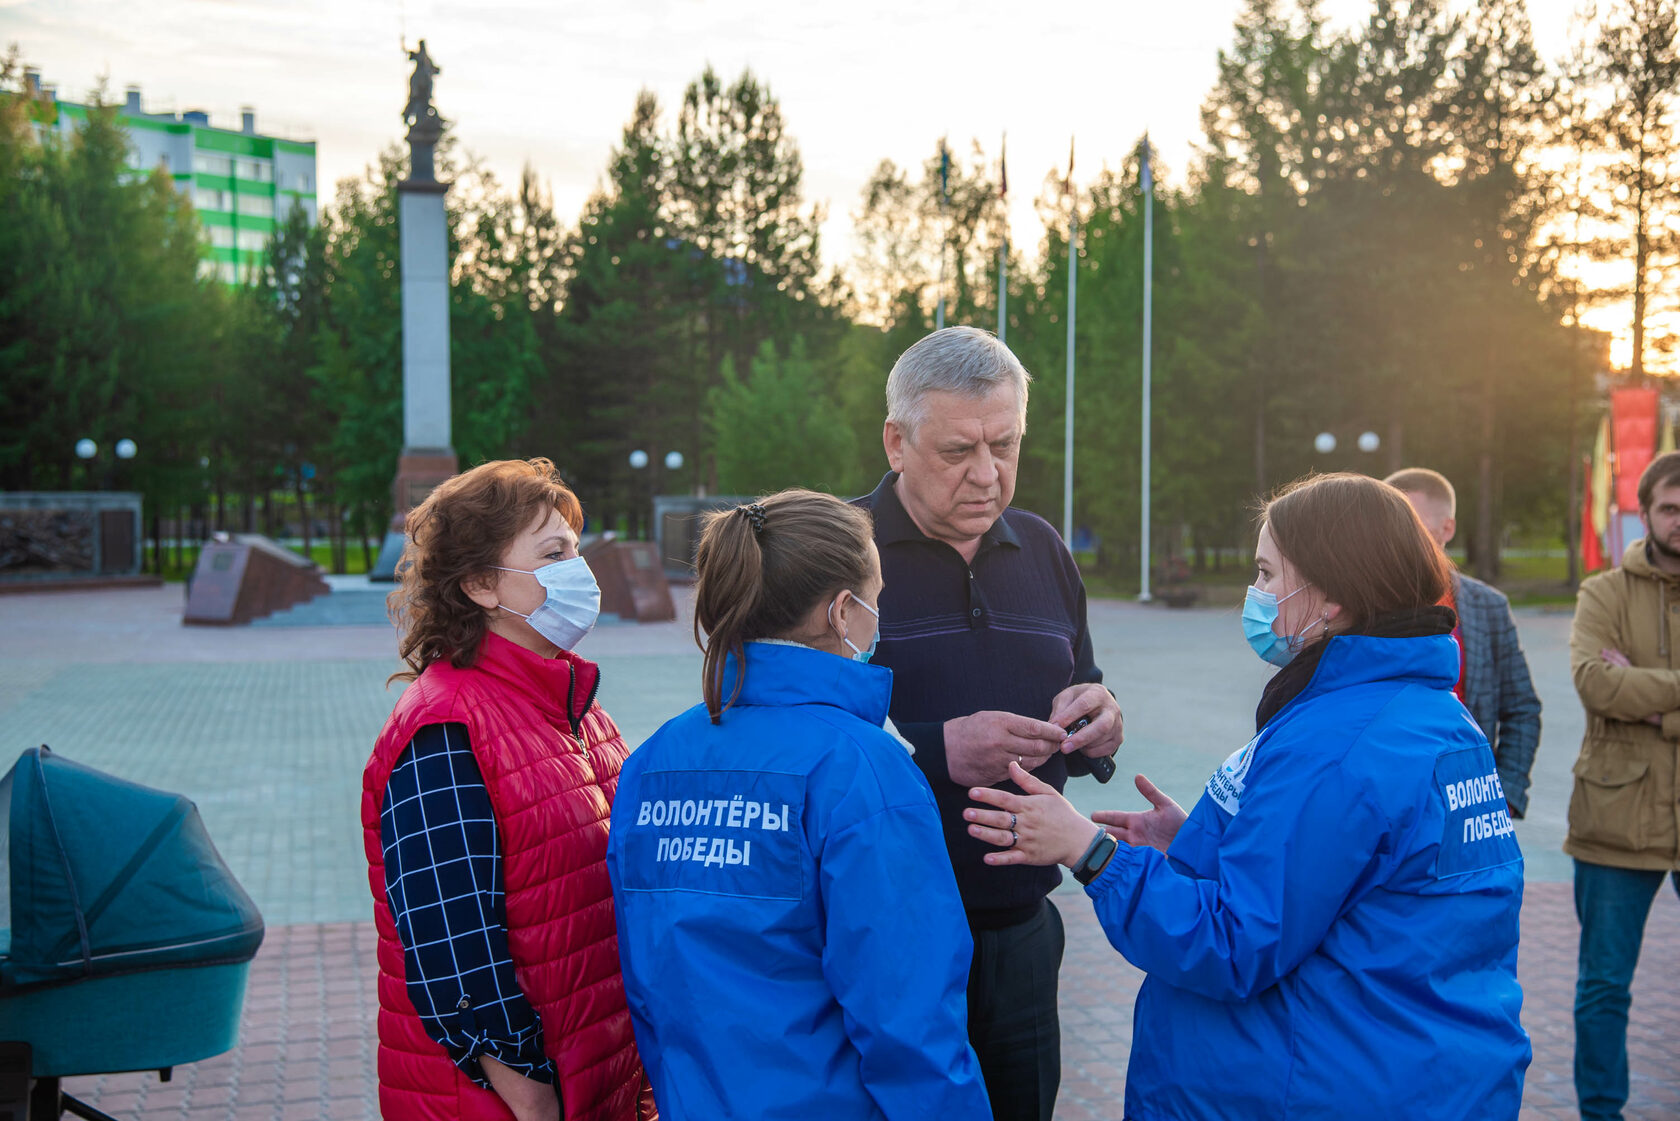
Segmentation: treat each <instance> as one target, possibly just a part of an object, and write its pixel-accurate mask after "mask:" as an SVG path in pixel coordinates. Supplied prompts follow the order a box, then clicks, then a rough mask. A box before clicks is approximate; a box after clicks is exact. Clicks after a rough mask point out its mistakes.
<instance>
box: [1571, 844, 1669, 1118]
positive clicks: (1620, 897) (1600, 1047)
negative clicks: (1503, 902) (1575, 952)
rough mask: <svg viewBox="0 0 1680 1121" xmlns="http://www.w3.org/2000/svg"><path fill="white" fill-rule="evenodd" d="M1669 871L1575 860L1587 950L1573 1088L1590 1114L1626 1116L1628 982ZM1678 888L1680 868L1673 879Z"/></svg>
mask: <svg viewBox="0 0 1680 1121" xmlns="http://www.w3.org/2000/svg"><path fill="white" fill-rule="evenodd" d="M1667 874H1668V873H1665V872H1653V871H1646V870H1643V869H1638V868H1610V867H1607V866H1605V865H1603V864H1588V863H1587V862H1586V861H1583V860H1577V861H1576V862H1575V917H1576V918H1578V919H1579V920H1580V921H1581V953H1580V957H1579V959H1578V961H1577V971H1576V980H1575V1094H1576V1097H1577V1098H1578V1099H1579V1101H1580V1103H1581V1116H1582V1117H1583V1118H1585V1119H1587V1121H1620V1119H1621V1116H1622V1106H1624V1105H1626V1104H1627V1098H1628V1057H1627V1025H1628V1006H1629V1005H1630V1004H1631V1003H1632V1002H1633V997H1632V994H1631V993H1630V992H1629V986H1630V985H1632V983H1633V971H1634V968H1635V967H1636V966H1638V965H1639V947H1640V944H1641V943H1642V942H1643V941H1644V939H1645V919H1646V917H1647V916H1648V915H1649V914H1650V913H1651V903H1652V901H1653V900H1655V899H1656V897H1657V889H1658V888H1660V887H1662V882H1663V876H1665V875H1667ZM1674 890H1675V891H1677V892H1680V875H1676V876H1675V878H1674Z"/></svg>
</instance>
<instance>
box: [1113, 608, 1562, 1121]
mask: <svg viewBox="0 0 1680 1121" xmlns="http://www.w3.org/2000/svg"><path fill="white" fill-rule="evenodd" d="M1457 677H1458V648H1457V646H1456V645H1455V644H1454V643H1453V640H1452V638H1451V637H1450V636H1447V635H1439V636H1434V637H1428V638H1371V637H1368V636H1360V635H1346V636H1341V637H1337V638H1333V639H1331V640H1330V645H1329V647H1328V648H1327V649H1326V650H1325V652H1324V655H1323V658H1322V660H1321V661H1320V663H1319V665H1318V668H1317V671H1316V673H1315V674H1314V675H1313V678H1312V680H1311V682H1310V683H1309V684H1308V685H1307V687H1306V689H1305V690H1303V691H1302V692H1301V694H1300V695H1299V696H1297V697H1296V698H1295V699H1294V700H1292V701H1291V702H1290V703H1289V704H1288V705H1287V706H1285V707H1284V708H1283V709H1282V710H1281V711H1280V712H1279V713H1278V714H1277V715H1276V716H1275V717H1273V719H1272V720H1271V721H1270V722H1269V723H1268V724H1267V725H1266V726H1265V728H1264V729H1262V730H1261V732H1260V734H1259V735H1257V736H1255V738H1254V739H1253V740H1252V741H1250V742H1249V743H1248V744H1247V745H1246V746H1245V747H1243V748H1242V750H1240V751H1238V752H1237V753H1236V754H1234V755H1232V756H1231V757H1230V759H1228V760H1227V761H1226V762H1225V764H1224V765H1223V766H1222V767H1220V769H1219V770H1218V771H1216V772H1215V773H1214V776H1213V778H1212V779H1211V780H1209V782H1208V786H1207V790H1206V792H1205V793H1204V794H1203V795H1202V798H1201V800H1200V801H1198V802H1197V803H1196V806H1195V808H1194V809H1193V810H1192V811H1191V813H1190V816H1189V819H1188V820H1187V821H1186V822H1185V823H1184V825H1183V827H1182V828H1181V829H1180V830H1179V833H1178V836H1177V838H1176V839H1175V840H1174V842H1173V844H1172V846H1171V847H1170V849H1169V850H1168V852H1167V854H1166V855H1165V856H1163V855H1162V854H1161V853H1159V852H1157V851H1155V850H1154V849H1148V848H1142V849H1138V848H1130V847H1128V846H1126V845H1122V846H1121V847H1120V850H1119V851H1118V852H1117V853H1116V854H1115V856H1114V858H1113V859H1112V860H1111V861H1110V862H1109V865H1108V867H1107V868H1105V869H1104V870H1103V873H1102V875H1100V876H1098V877H1097V879H1096V880H1094V881H1093V882H1092V883H1091V884H1090V885H1089V886H1088V887H1087V888H1086V892H1087V894H1089V895H1090V897H1091V899H1092V901H1093V903H1094V905H1095V907H1096V913H1097V918H1098V920H1099V921H1100V922H1101V923H1102V926H1103V929H1104V931H1105V932H1106V933H1107V934H1108V938H1109V941H1110V942H1112V943H1113V945H1114V948H1115V949H1117V950H1119V951H1120V953H1122V954H1124V955H1125V957H1126V960H1128V961H1130V962H1131V963H1132V964H1134V965H1136V966H1137V967H1138V968H1140V969H1142V970H1144V971H1145V972H1146V973H1147V974H1148V977H1147V979H1146V980H1145V982H1144V985H1143V988H1142V991H1141V992H1140V993H1139V995H1138V1002H1137V1008H1136V1013H1135V1018H1134V1023H1133V1032H1132V1038H1133V1041H1134V1042H1133V1048H1132V1060H1131V1068H1130V1070H1129V1071H1128V1073H1127V1077H1126V1117H1127V1118H1130V1119H1133V1121H1166V1119H1169V1118H1170V1119H1172V1121H1192V1119H1194V1121H1204V1119H1213V1118H1232V1119H1236V1118H1242V1119H1245V1121H1246V1119H1249V1118H1261V1117H1265V1118H1289V1119H1291V1121H1297V1119H1307V1118H1325V1119H1330V1118H1337V1119H1341V1118H1347V1117H1358V1118H1360V1121H1379V1119H1386V1118H1394V1119H1396V1121H1398V1119H1401V1118H1404V1119H1406V1121H1427V1119H1432V1118H1439V1119H1441V1121H1449V1119H1450V1121H1463V1119H1464V1118H1478V1119H1486V1121H1493V1119H1506V1118H1510V1119H1514V1118H1515V1117H1516V1116H1517V1111H1518V1108H1519V1106H1520V1104H1521V1100H1522V1082H1523V1072H1524V1070H1525V1069H1526V1068H1527V1067H1528V1062H1529V1058H1530V1055H1531V1052H1530V1048H1529V1042H1528V1036H1527V1034H1526V1033H1525V1032H1524V1031H1523V1029H1522V1026H1521V1024H1520V1023H1519V1020H1518V1014H1519V1012H1520V1010H1521V1006H1522V991H1521V989H1520V988H1519V987H1518V985H1517V976H1516V969H1517V912H1518V909H1519V907H1520V905H1521V902H1522V884H1523V880H1522V876H1523V865H1522V854H1521V852H1520V851H1519V850H1518V847H1517V842H1516V838H1515V837H1514V836H1513V835H1512V832H1511V822H1510V819H1509V817H1508V816H1507V815H1506V809H1505V796H1504V793H1503V791H1502V790H1501V788H1500V785H1499V778H1498V774H1497V772H1496V770H1495V767H1494V761H1493V754H1492V752H1490V751H1489V750H1488V746H1487V741H1486V739H1485V738H1484V737H1483V736H1482V734H1481V731H1480V730H1479V729H1478V728H1477V727H1476V725H1475V723H1474V722H1473V721H1472V720H1471V719H1470V717H1469V715H1468V714H1467V713H1466V712H1465V710H1464V707H1463V706H1462V705H1460V704H1459V702H1458V700H1457V699H1456V698H1455V697H1454V696H1453V694H1452V687H1453V683H1454V682H1455V681H1456V679H1457Z"/></svg>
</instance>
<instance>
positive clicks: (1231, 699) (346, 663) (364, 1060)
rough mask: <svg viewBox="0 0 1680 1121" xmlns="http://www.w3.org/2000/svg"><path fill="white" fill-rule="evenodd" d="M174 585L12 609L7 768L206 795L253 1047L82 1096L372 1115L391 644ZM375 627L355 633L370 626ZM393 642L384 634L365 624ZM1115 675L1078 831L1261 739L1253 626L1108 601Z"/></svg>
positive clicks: (1118, 1015) (1660, 933)
mask: <svg viewBox="0 0 1680 1121" xmlns="http://www.w3.org/2000/svg"><path fill="white" fill-rule="evenodd" d="M181 597H182V592H181V588H180V586H179V585H169V586H165V587H163V588H157V589H124V590H113V591H77V592H52V593H38V594H29V595H10V596H0V636H3V639H0V729H3V730H4V733H5V743H4V745H3V746H4V749H5V763H6V765H8V766H9V765H10V762H11V760H12V759H13V758H15V757H16V754H17V753H18V752H19V751H21V750H22V749H24V748H26V747H28V746H32V745H34V744H39V743H45V744H48V745H50V746H51V747H52V748H53V749H54V750H55V751H58V752H60V753H62V754H64V755H66V756H68V757H70V758H72V759H74V760H77V761H79V762H82V763H87V764H89V765H92V766H95V767H99V768H102V769H104V770H108V771H110V772H112V773H114V774H117V775H120V776H122V777H124V778H128V779H133V780H135V781H138V782H143V783H147V784H149V785H152V786H157V787H161V788H164V789H168V790H174V791H179V792H181V793H184V794H186V795H188V796H190V797H191V798H192V799H194V800H195V801H196V802H197V803H198V806H199V809H200V811H201V812H202V814H203V817H204V820H205V823H206V825H207V827H208V828H209V830H210V833H211V836H212V837H213V838H214V839H215V840H216V843H217V845H218V847H219V848H220V849H221V852H222V854H223V856H224V857H225V858H226V860H227V862H228V864H229V866H230V867H231V868H232V869H233V871H234V872H235V874H237V875H238V877H239V878H240V880H241V882H242V883H243V884H244V885H245V887H246V889H247V890H248V891H249V892H250V893H251V895H252V896H253V897H254V898H255V900H256V901H257V904H258V905H259V906H260V907H261V909H262V912H263V915H264V918H265V920H266V922H267V924H268V933H267V937H266V940H265V942H264V945H263V948H262V950H261V952H260V953H259V954H258V956H257V959H256V962H255V964H254V966H253V969H252V974H251V984H250V988H249V990H248V992H247V995H246V1005H245V1020H244V1026H243V1029H242V1034H241V1041H240V1045H239V1047H238V1048H237V1049H236V1050H234V1051H233V1052H230V1053H229V1054H227V1055H223V1056H220V1057H218V1058H216V1059H212V1060H208V1061H206V1062H203V1063H198V1064H194V1065H192V1066H189V1067H184V1068H181V1069H179V1070H177V1071H176V1072H175V1077H174V1079H173V1080H172V1081H171V1082H168V1083H160V1082H159V1081H158V1080H157V1078H156V1077H155V1076H154V1075H144V1076H142V1075H132V1074H129V1075H111V1076H100V1077H89V1078H81V1079H72V1080H70V1081H69V1083H67V1089H69V1090H70V1091H71V1092H73V1093H76V1094H77V1095H78V1096H80V1097H82V1098H84V1099H86V1100H88V1101H89V1102H91V1103H92V1104H94V1105H95V1106H97V1107H98V1108H100V1109H102V1110H105V1111H106V1112H108V1113H111V1114H114V1115H115V1116H117V1117H119V1118H122V1119H124V1121H127V1119H131V1118H147V1119H163V1118H171V1119H174V1118H194V1119H200V1118H202V1119H211V1118H217V1119H221V1118H262V1119H264V1121H303V1119H313V1118H334V1119H338V1118H344V1119H349V1118H357V1119H360V1118H374V1117H376V1116H377V1108H376V1102H375V1092H374V1083H375V1072H374V1051H375V1047H374V1041H373V1011H374V992H373V983H374V969H375V966H374V961H373V932H372V924H371V921H370V920H371V906H370V897H369V893H368V885H367V872H366V865H365V862H364V858H363V855H362V839H361V831H360V825H359V805H358V799H359V794H360V778H361V770H362V766H363V764H364V762H365V761H366V758H367V754H368V751H369V749H370V747H371V746H372V743H373V739H374V736H375V734H376V733H377V732H378V730H379V727H380V725H381V723H382V722H383V721H384V719H385V716H386V714H387V713H388V712H389V711H390V709H391V706H392V704H393V703H394V701H395V698H396V696H397V692H396V689H397V687H396V686H393V687H392V688H390V689H387V688H386V686H385V679H386V678H387V677H388V676H389V675H390V674H391V673H392V672H393V671H394V670H395V669H397V668H398V663H397V660H396V655H395V641H394V634H393V632H392V630H391V629H390V627H389V626H388V625H385V624H383V623H380V622H377V621H376V620H377V613H376V611H373V612H370V610H369V604H370V603H375V604H376V602H377V593H376V591H375V590H374V589H370V588H367V587H366V586H365V585H360V586H358V585H357V583H356V582H355V581H341V582H340V583H339V588H338V590H337V591H336V592H335V593H334V595H333V596H332V597H329V599H328V600H327V601H324V602H323V603H322V604H321V605H320V606H319V607H318V608H317V609H316V611H315V613H314V614H308V613H301V614H300V615H298V616H297V617H295V618H293V619H291V620H287V619H277V620H274V621H272V623H271V625H261V626H251V627H241V628H226V629H223V628H191V627H183V626H182V625H181V623H180V617H181V606H182V603H181ZM1517 618H1518V626H1519V629H1520V632H1521V635H1522V640H1523V644H1524V646H1525V648H1526V650H1527V653H1528V657H1529V662H1530V665H1531V666H1532V667H1533V670H1534V676H1535V684H1536V686H1537V687H1538V689H1539V692H1540V695H1541V697H1542V699H1543V701H1544V703H1545V706H1546V709H1545V717H1544V720H1545V725H1544V732H1543V735H1542V738H1541V744H1540V751H1539V757H1538V761H1537V763H1536V766H1535V771H1534V788H1533V793H1532V804H1531V806H1530V810H1529V815H1528V818H1527V819H1526V820H1524V821H1521V822H1518V823H1517V835H1518V838H1519V840H1520V841H1521V843H1522V845H1523V850H1524V853H1525V856H1526V858H1527V876H1528V887H1527V893H1526V899H1525V902H1524V908H1523V945H1522V951H1521V965H1520V972H1521V979H1522V981H1523V985H1524V989H1525V994H1526V996H1525V1004H1524V1017H1523V1018H1524V1022H1525V1025H1526V1026H1527V1028H1528V1031H1529V1033H1530V1035H1531V1036H1532V1037H1533V1040H1534V1049H1535V1061H1534V1065H1533V1067H1532V1068H1531V1069H1530V1071H1529V1075H1528V1082H1527V1090H1526V1093H1525V1098H1524V1108H1523V1113H1522V1117H1523V1118H1524V1119H1529V1118H1557V1119H1562V1118H1566V1117H1572V1116H1574V1115H1575V1111H1574V1109H1573V1105H1574V1089H1573V1085H1572V1082H1571V1077H1570V1063H1571V1057H1572V1053H1573V1046H1574V1038H1573V1036H1574V1031H1573V1025H1572V1022H1571V1019H1570V1003H1571V1000H1572V997H1573V991H1574V982H1575V966H1574V960H1575V958H1574V955H1575V938H1576V926H1575V919H1574V913H1573V909H1572V905H1571V901H1570V899H1571V897H1570V887H1569V876H1570V865H1569V861H1568V858H1567V857H1565V856H1564V855H1563V854H1562V853H1561V852H1560V851H1559V845H1560V844H1561V842H1562V840H1563V835H1564V817H1565V811H1566V809H1567V804H1568V797H1569V789H1570V767H1571V765H1572V764H1573V763H1574V761H1575V755H1576V750H1577V748H1578V746H1579V743H1580V738H1581V732H1582V728H1583V723H1584V721H1583V717H1582V714H1581V710H1580V706H1579V704H1578V702H1577V701H1576V699H1575V695H1574V691H1573V689H1572V688H1571V685H1570V681H1569V669H1568V658H1567V642H1568V632H1569V615H1568V614H1567V613H1566V612H1551V611H1535V610H1522V611H1519V612H1518V616H1517ZM359 620H360V621H359ZM369 620H373V621H369ZM1091 623H1092V631H1093V634H1094V636H1095V641H1096V651H1097V661H1098V664H1099V665H1101V666H1102V667H1103V668H1104V670H1105V671H1106V673H1107V677H1108V683H1109V684H1110V685H1111V687H1112V688H1114V690H1115V691H1116V693H1117V694H1118V695H1119V697H1120V701H1121V704H1122V706H1123V708H1124V709H1125V712H1126V726H1127V739H1126V746H1125V747H1124V748H1123V749H1122V755H1121V759H1120V774H1119V775H1118V776H1117V777H1116V779H1115V781H1114V783H1113V784H1112V785H1111V786H1109V787H1102V786H1098V785H1097V784H1096V783H1094V782H1092V781H1090V780H1081V781H1079V782H1076V783H1075V784H1073V786H1071V787H1070V790H1069V794H1070V795H1071V796H1072V797H1073V800H1074V801H1075V802H1076V804H1078V805H1079V806H1080V808H1081V809H1085V810H1094V809H1098V808H1103V807H1135V806H1138V805H1141V804H1142V800H1141V799H1140V798H1139V797H1138V796H1137V794H1136V793H1135V792H1134V791H1133V790H1132V789H1131V786H1130V783H1129V782H1128V781H1127V779H1128V778H1129V776H1130V775H1131V774H1132V773H1134V772H1137V771H1141V772H1143V773H1145V774H1147V775H1149V776H1150V777H1151V778H1152V779H1154V780H1155V781H1156V783H1157V784H1158V785H1160V786H1161V787H1162V788H1163V789H1164V790H1166V791H1167V792H1168V793H1169V794H1171V795H1173V796H1174V797H1175V798H1177V799H1178V800H1179V801H1180V802H1183V803H1185V804H1186V805H1188V804H1189V803H1190V802H1192V801H1194V800H1195V798H1196V797H1197V796H1198V794H1199V793H1200V790H1201V787H1202V784H1203V783H1204V782H1205V781H1206V778H1207V776H1208V774H1209V773H1210V772H1211V771H1212V770H1213V768H1214V767H1215V766H1216V765H1217V764H1218V763H1219V762H1220V761H1222V760H1223V759H1224V758H1225V757H1226V756H1227V755H1229V754H1230V753H1231V751H1233V750H1234V749H1235V748H1237V747H1239V746H1241V745H1242V743H1243V742H1245V741H1246V740H1247V739H1248V737H1249V735H1251V734H1252V729H1253V721H1254V715H1253V714H1254V703H1255V701H1256V699H1257V698H1258V696H1259V691H1260V687H1261V685H1262V684H1263V683H1264V681H1265V679H1266V677H1267V675H1268V673H1269V669H1268V667H1266V666H1264V665H1263V664H1261V663H1260V662H1259V661H1258V660H1257V659H1255V658H1254V656H1253V655H1252V654H1251V653H1250V652H1249V650H1248V648H1247V646H1246V645H1244V643H1243V641H1242V635H1241V630H1240V627H1239V626H1238V623H1237V618H1236V612H1235V611H1234V610H1221V609H1192V610H1184V611H1170V610H1167V609H1164V608H1159V607H1152V606H1140V605H1137V604H1132V603H1122V602H1110V601H1097V602H1094V603H1093V604H1092V605H1091ZM579 653H581V654H583V655H585V656H586V657H589V658H592V659H595V660H596V661H598V662H600V663H601V666H602V669H603V684H602V689H601V694H600V696H601V701H602V703H603V704H604V705H605V706H606V708H607V710H608V711H609V712H610V713H611V714H612V715H613V717H614V718H615V719H616V720H617V721H618V723H619V725H620V727H621V728H622V729H623V731H624V734H625V738H626V740H627V741H628V742H630V743H632V744H636V743H639V742H641V740H643V739H644V738H646V737H647V735H648V734H649V733H651V732H652V731H653V730H654V729H655V728H657V727H658V726H659V724H660V723H661V722H663V721H664V720H665V719H667V718H668V717H670V716H671V715H673V714H675V713H676V712H678V711H680V710H681V709H683V708H685V707H687V706H688V705H690V704H693V703H694V702H695V701H696V700H698V696H699V687H698V686H699V667H700V658H699V653H698V651H697V650H696V649H695V648H694V643H693V637H692V631H691V629H690V625H689V624H688V622H687V621H686V615H684V616H683V618H681V619H680V620H679V621H678V622H676V623H669V624H651V625H642V626H633V625H603V626H601V627H599V628H597V630H596V631H595V632H594V633H593V634H592V635H590V636H589V638H588V639H586V640H585V641H584V643H583V644H582V645H581V646H580V647H579ZM1056 902H1057V903H1058V904H1059V905H1060V906H1061V907H1062V909H1063V913H1064V915H1065V916H1066V918H1067V927H1068V956H1067V961H1066V964H1065V966H1064V968H1063V971H1062V982H1061V983H1062V997H1061V1003H1062V1016H1063V1057H1064V1076H1063V1085H1062V1095H1061V1099H1060V1101H1061V1104H1060V1108H1059V1110H1058V1116H1059V1117H1065V1118H1067V1119H1068V1121H1077V1119H1085V1118H1103V1119H1109V1118H1118V1117H1119V1116H1120V1098H1121V1093H1122V1089H1123V1085H1124V1077H1125V1066H1126V1055H1127V1053H1128V1051H1129V1049H1130V1046H1131V1023H1132V1020H1131V1002H1132V998H1133V996H1134V994H1135V992H1136V989H1137V986H1138V984H1139V982H1140V980H1141V976H1140V975H1139V973H1138V972H1137V971H1136V970H1135V969H1133V968H1132V967H1131V966H1129V965H1128V964H1126V962H1125V961H1124V960H1123V959H1121V958H1120V957H1119V955H1118V954H1116V953H1114V951H1113V950H1112V949H1111V948H1110V947H1109V946H1108V945H1107V943H1106V941H1105V940H1104V939H1103V937H1102V934H1101V932H1100V930H1099V929H1098V928H1097V926H1096V923H1095V921H1094V919H1093V918H1092V917H1091V911H1090V907H1089V906H1088V905H1087V903H1086V902H1085V899H1084V897H1083V894H1082V893H1081V892H1079V891H1077V890H1074V889H1072V888H1068V887H1064V888H1063V890H1062V891H1061V892H1060V893H1058V895H1057V897H1056ZM1632 1017H1633V1025H1632V1029H1631V1031H1630V1039H1629V1050H1630V1054H1631V1063H1632V1080H1633V1096H1632V1100H1631V1101H1630V1103H1629V1108H1628V1110H1627V1116H1628V1117H1629V1118H1630V1119H1633V1118H1637V1119H1642V1121H1656V1119H1658V1118H1664V1119H1674V1118H1680V1063H1676V1062H1675V1055H1676V1053H1677V1050H1680V901H1677V900H1676V898H1675V895H1674V893H1673V892H1672V891H1671V890H1669V889H1668V888H1666V887H1665V888H1664V890H1663V891H1662V892H1661V894H1660V896H1659V899H1658V902H1657V905H1656V908H1655V911H1654V912H1653V914H1652V917H1651V920H1650V923H1649V926H1648V929H1647V934H1646V941H1645V950H1644V954H1643V957H1642V959H1641V962H1640V967H1639V973H1638V976H1637V977H1636V979H1635V984H1634V1004H1633V1013H1632Z"/></svg>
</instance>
